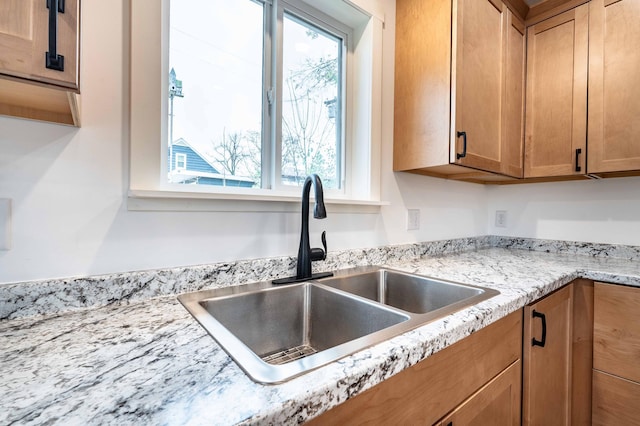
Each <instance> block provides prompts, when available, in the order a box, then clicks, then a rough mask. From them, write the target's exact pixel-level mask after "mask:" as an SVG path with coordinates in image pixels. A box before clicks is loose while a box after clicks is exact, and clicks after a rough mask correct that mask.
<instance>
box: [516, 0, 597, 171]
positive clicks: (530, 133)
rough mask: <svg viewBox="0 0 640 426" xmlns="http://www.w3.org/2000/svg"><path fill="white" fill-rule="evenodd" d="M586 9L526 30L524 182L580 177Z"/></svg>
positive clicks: (584, 152)
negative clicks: (555, 177) (554, 177)
mask: <svg viewBox="0 0 640 426" xmlns="http://www.w3.org/2000/svg"><path fill="white" fill-rule="evenodd" d="M588 19H589V6H588V5H582V6H579V7H577V8H575V9H572V10H570V11H568V12H565V13H562V14H560V15H557V16H554V17H553V18H549V19H547V20H545V21H542V22H540V23H538V24H535V25H532V26H530V27H528V28H527V104H526V108H525V110H526V119H525V161H524V176H525V177H548V176H568V175H573V174H577V175H583V174H585V173H586V167H585V166H586V160H585V159H586V156H587V149H586V148H587V145H586V143H587V122H586V120H587V59H588V57H587V54H588V26H589V22H588Z"/></svg>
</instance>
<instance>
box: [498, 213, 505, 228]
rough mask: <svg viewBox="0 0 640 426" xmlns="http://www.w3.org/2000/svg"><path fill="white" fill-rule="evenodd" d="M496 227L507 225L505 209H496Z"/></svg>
mask: <svg viewBox="0 0 640 426" xmlns="http://www.w3.org/2000/svg"><path fill="white" fill-rule="evenodd" d="M496 227H498V228H506V227H507V211H506V210H496Z"/></svg>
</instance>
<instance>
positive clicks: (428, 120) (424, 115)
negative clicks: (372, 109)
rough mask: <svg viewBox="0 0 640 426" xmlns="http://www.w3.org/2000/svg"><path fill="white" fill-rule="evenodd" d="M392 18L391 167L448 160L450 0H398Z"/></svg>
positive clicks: (406, 167)
mask: <svg viewBox="0 0 640 426" xmlns="http://www.w3.org/2000/svg"><path fill="white" fill-rule="evenodd" d="M396 17H397V18H396V46H395V51H396V52H395V55H396V56H395V69H396V72H395V85H394V90H395V107H394V122H395V126H394V130H393V131H394V143H393V149H394V152H393V168H394V170H396V171H398V170H415V169H420V168H429V167H433V166H438V165H443V164H449V134H450V121H449V120H450V118H449V114H450V111H451V101H450V96H451V2H450V1H423V0H401V1H398V2H397V3H396ZM427 18H428V22H427ZM427 23H428V25H426V24H427Z"/></svg>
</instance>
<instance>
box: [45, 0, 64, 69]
mask: <svg viewBox="0 0 640 426" xmlns="http://www.w3.org/2000/svg"><path fill="white" fill-rule="evenodd" d="M47 8H48V9H49V51H48V52H45V55H44V56H45V66H46V67H47V68H49V69H51V70H56V71H64V56H62V55H58V48H57V45H58V12H59V13H64V0H47Z"/></svg>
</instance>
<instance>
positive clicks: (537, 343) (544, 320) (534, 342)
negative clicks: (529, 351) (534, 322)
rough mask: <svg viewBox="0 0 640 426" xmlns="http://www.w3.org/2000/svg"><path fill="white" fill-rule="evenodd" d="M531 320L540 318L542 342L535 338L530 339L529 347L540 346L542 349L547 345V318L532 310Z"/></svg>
mask: <svg viewBox="0 0 640 426" xmlns="http://www.w3.org/2000/svg"><path fill="white" fill-rule="evenodd" d="M532 316H533V318H540V319H541V320H542V340H537V339H536V338H535V337H534V338H532V339H531V346H541V347H543V348H544V345H545V343H547V317H546V316H545V314H543V313H540V312H536V310H535V309H534V310H533V315H532Z"/></svg>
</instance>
